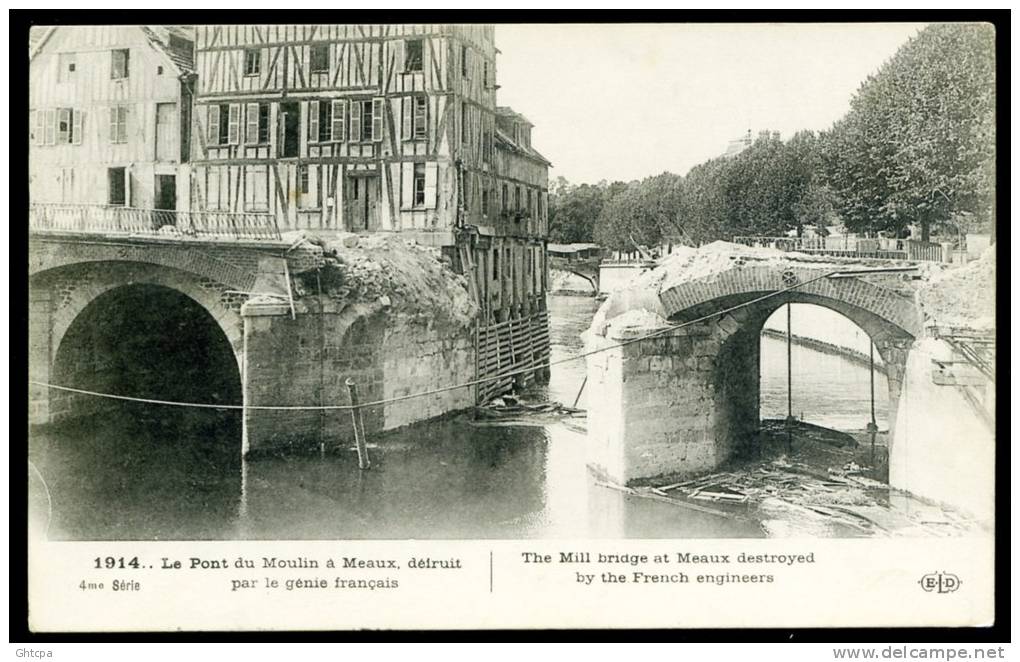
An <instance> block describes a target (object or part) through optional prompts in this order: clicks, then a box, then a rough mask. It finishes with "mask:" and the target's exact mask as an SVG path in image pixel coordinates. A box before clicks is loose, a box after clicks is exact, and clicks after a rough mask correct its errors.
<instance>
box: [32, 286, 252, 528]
mask: <svg viewBox="0 0 1020 662" xmlns="http://www.w3.org/2000/svg"><path fill="white" fill-rule="evenodd" d="M58 342H59V345H58V346H57V348H56V355H55V358H54V361H53V365H52V370H51V381H52V382H53V383H54V384H56V385H60V386H69V387H72V388H79V389H84V390H88V391H95V392H100V393H112V394H116V395H123V396H130V397H137V398H147V399H157V400H165V401H176V402H199V403H212V404H239V403H240V402H241V378H240V370H239V367H238V361H237V357H236V354H235V351H234V348H233V347H232V345H231V343H230V341H229V340H228V339H227V335H226V333H225V330H224V329H223V328H221V326H220V325H219V323H218V322H217V321H216V320H215V319H214V318H213V316H212V315H211V314H210V312H209V311H208V310H207V309H206V308H205V307H204V306H202V305H201V304H199V303H198V302H197V301H195V300H194V299H192V298H190V297H188V296H186V295H185V294H183V293H181V292H180V291H178V290H176V289H172V288H170V287H166V286H161V285H152V284H139V283H135V284H130V285H123V286H119V287H114V288H113V289H110V290H107V291H106V292H104V293H103V294H100V295H99V296H97V297H95V298H94V299H93V300H92V301H91V302H89V303H88V304H87V305H86V306H85V307H84V308H83V309H82V310H81V312H80V313H79V314H78V315H77V316H76V317H75V318H74V320H73V321H72V322H71V323H70V325H69V326H68V327H67V331H66V332H65V333H64V334H63V336H62V337H61V338H60V339H59V340H58ZM50 395H51V402H52V403H53V404H52V406H53V408H54V409H55V410H56V411H57V412H58V414H59V415H58V416H57V417H56V424H55V425H53V426H50V427H48V428H46V429H43V430H40V431H38V432H37V433H36V434H34V435H33V437H32V439H31V448H30V454H31V456H32V458H33V462H34V464H35V465H36V466H37V467H38V470H39V471H40V472H41V475H45V477H46V481H47V483H48V485H49V493H50V495H51V498H52V521H51V522H50V524H49V525H48V535H49V536H50V537H51V538H56V539H59V538H70V539H78V538H87V539H105V538H114V539H117V538H124V539H137V538H159V539H174V538H187V539H202V538H214V539H217V538H223V537H231V536H234V535H236V532H235V531H233V527H234V526H235V525H234V523H233V518H232V517H224V513H236V512H237V510H238V507H239V506H238V504H239V503H240V495H241V494H242V492H243V489H244V487H243V478H242V476H243V464H242V463H243V460H242V457H241V425H242V422H241V418H242V417H241V412H240V411H238V410H217V409H204V408H203V409H196V408H188V407H176V406H166V405H158V404H150V403H143V402H125V401H120V400H111V399H107V398H100V397H95V396H90V395H81V394H72V393H67V392H62V391H56V390H54V391H51V392H50Z"/></svg>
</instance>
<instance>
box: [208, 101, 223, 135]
mask: <svg viewBox="0 0 1020 662" xmlns="http://www.w3.org/2000/svg"><path fill="white" fill-rule="evenodd" d="M206 142H208V143H209V144H210V145H218V144H220V107H219V106H217V105H215V104H213V105H212V106H209V126H208V127H206Z"/></svg>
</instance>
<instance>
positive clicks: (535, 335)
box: [475, 310, 550, 404]
mask: <svg viewBox="0 0 1020 662" xmlns="http://www.w3.org/2000/svg"><path fill="white" fill-rule="evenodd" d="M475 348H476V350H477V378H478V379H489V378H491V381H487V382H485V383H482V384H479V385H478V388H477V389H476V392H475V393H476V396H475V399H476V402H477V403H478V404H485V403H486V402H488V401H490V400H492V399H493V398H495V397H496V396H498V395H501V394H503V393H507V392H509V391H510V390H511V388H512V387H513V384H514V379H515V376H514V375H513V374H512V373H515V372H516V371H518V370H532V371H533V370H535V369H539V368H542V367H543V366H545V364H546V363H548V361H549V355H550V354H549V313H548V311H545V310H543V311H539V312H537V313H534V314H533V315H531V316H529V317H523V318H520V319H512V320H507V321H506V322H499V323H497V324H491V325H488V326H483V325H481V324H479V325H478V327H477V329H476V340H475ZM532 374H533V373H532ZM522 376H523V377H527V376H528V374H527V373H525V374H524V375H522Z"/></svg>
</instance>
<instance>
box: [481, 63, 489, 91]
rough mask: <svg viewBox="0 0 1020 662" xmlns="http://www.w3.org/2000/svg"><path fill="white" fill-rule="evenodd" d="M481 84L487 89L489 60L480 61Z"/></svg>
mask: <svg viewBox="0 0 1020 662" xmlns="http://www.w3.org/2000/svg"><path fill="white" fill-rule="evenodd" d="M482 85H483V86H485V89H489V61H488V60H486V61H485V62H483V63H482Z"/></svg>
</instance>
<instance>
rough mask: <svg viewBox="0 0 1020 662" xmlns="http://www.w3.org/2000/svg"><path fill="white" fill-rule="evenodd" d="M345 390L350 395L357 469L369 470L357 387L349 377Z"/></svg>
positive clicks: (369, 463) (363, 421)
mask: <svg viewBox="0 0 1020 662" xmlns="http://www.w3.org/2000/svg"><path fill="white" fill-rule="evenodd" d="M347 390H348V391H349V392H350V395H351V425H352V426H353V427H354V444H355V445H356V446H357V448H358V468H359V469H362V470H365V469H370V468H371V467H372V462H371V461H370V460H369V459H368V446H366V445H365V420H364V419H363V418H362V416H361V407H360V405H359V400H358V385H357V384H355V383H354V380H353V379H351V378H350V377H348V378H347Z"/></svg>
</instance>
